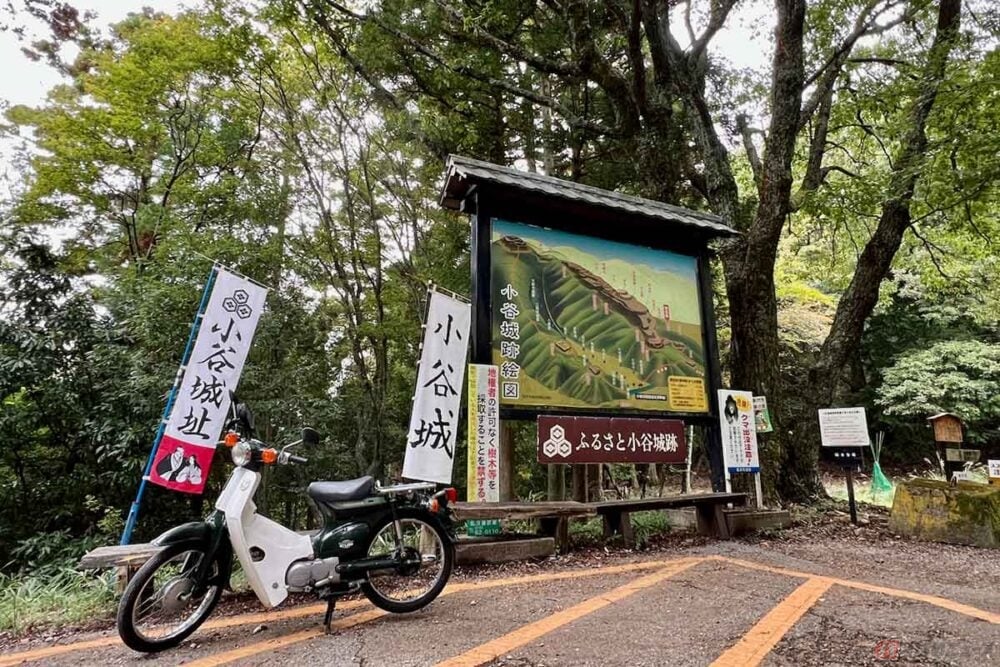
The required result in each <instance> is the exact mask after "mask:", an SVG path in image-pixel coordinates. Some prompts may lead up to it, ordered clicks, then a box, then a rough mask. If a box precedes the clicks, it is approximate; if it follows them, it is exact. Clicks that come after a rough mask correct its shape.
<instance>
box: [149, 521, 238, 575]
mask: <svg viewBox="0 0 1000 667" xmlns="http://www.w3.org/2000/svg"><path fill="white" fill-rule="evenodd" d="M153 544H154V545H156V546H158V547H169V546H172V545H175V544H189V545H191V546H193V547H198V548H199V549H201V550H202V551H204V552H205V553H206V554H208V558H206V559H205V562H204V563H203V565H202V568H200V569H201V572H199V575H200V576H199V579H200V578H202V577H204V576H205V575H206V574H207V572H208V569H209V568H210V567H211V565H212V562H213V561H214V560H215V557H216V556H218V560H219V565H220V570H219V575H218V578H217V580H218V581H219V583H221V584H222V585H223V586H224V587H225V588H229V587H230V585H229V580H230V576H231V575H232V571H233V547H232V545H231V544H230V543H229V535H228V533H227V531H226V517H225V515H224V514H223V513H222V512H219V511H217V510H216V511H214V512H212V513H211V514H209V515H208V517H206V518H205V520H204V521H191V522H188V523H182V524H181V525H179V526H174V527H173V528H171V529H170V530H168V531H166V532H164V533H162V534H160V535H159V536H158V537H157V538H156V539H154V540H153Z"/></svg>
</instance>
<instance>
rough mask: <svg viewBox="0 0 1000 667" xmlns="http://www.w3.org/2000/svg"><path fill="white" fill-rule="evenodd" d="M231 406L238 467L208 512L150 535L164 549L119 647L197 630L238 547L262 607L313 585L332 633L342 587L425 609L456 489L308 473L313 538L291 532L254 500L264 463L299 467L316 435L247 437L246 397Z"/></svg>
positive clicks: (167, 640) (450, 543)
mask: <svg viewBox="0 0 1000 667" xmlns="http://www.w3.org/2000/svg"><path fill="white" fill-rule="evenodd" d="M234 404H235V401H234ZM234 413H235V424H236V425H238V426H239V432H240V433H241V434H242V435H238V434H237V432H236V431H230V432H228V433H227V435H226V441H225V442H226V445H228V446H230V447H231V449H232V460H233V463H234V464H235V467H234V469H233V472H232V475H231V476H230V477H229V481H228V482H227V483H226V486H225V488H224V489H223V490H222V493H221V495H220V496H219V498H218V500H217V501H216V503H215V509H214V510H213V511H212V512H211V513H210V514H209V515H208V516H207V517H206V518H205V519H204V520H203V521H196V522H192V523H186V524H183V525H180V526H177V527H175V528H172V529H170V530H168V531H167V532H165V533H163V534H162V535H160V536H159V537H157V538H156V539H155V540H154V541H153V544H155V545H157V546H159V547H162V548H161V550H160V551H159V552H158V553H157V554H156V555H154V556H153V557H152V558H150V559H149V561H147V562H146V564H145V565H143V566H142V567H141V568H140V569H139V571H138V572H137V573H136V575H135V577H134V578H133V579H132V581H131V582H130V583H129V585H128V586H127V587H126V589H125V592H124V594H123V596H122V599H121V602H120V603H119V606H118V633H119V634H120V635H121V638H122V640H123V641H124V642H125V644H126V645H128V646H129V647H130V648H132V649H134V650H136V651H142V652H147V653H149V652H156V651H163V650H165V649H168V648H172V647H174V646H177V645H178V644H179V643H181V642H182V641H183V640H184V639H185V638H187V637H188V636H189V635H190V634H191V633H193V632H194V631H195V630H197V629H198V627H199V626H200V625H201V624H202V622H204V620H205V619H206V618H207V617H208V616H209V614H211V613H212V610H213V609H214V607H215V605H216V603H217V602H218V601H219V597H220V596H221V594H222V591H223V589H224V588H227V587H229V580H230V574H231V572H232V566H233V556H234V555H235V557H236V558H237V559H238V560H239V562H240V565H241V567H242V569H243V572H244V574H245V575H246V578H247V581H248V582H249V584H250V587H251V588H252V589H253V591H254V593H256V594H257V597H258V598H259V599H260V601H261V602H262V603H263V604H264V606H266V607H268V608H270V607H275V606H277V605H278V604H280V603H281V602H282V601H284V599H285V598H286V597H288V594H289V593H290V592H309V591H312V592H314V593H316V594H317V595H318V596H319V597H320V598H321V599H324V600H327V611H326V618H325V620H324V624H325V626H326V628H327V630H328V631H329V628H330V621H331V619H332V617H333V611H334V606H335V603H336V600H337V598H338V597H340V596H342V595H344V594H346V593H351V592H354V591H357V590H360V591H361V592H363V593H364V595H365V596H367V597H368V599H369V600H371V601H372V603H374V604H375V605H377V606H378V607H381V608H382V609H385V610H387V611H390V612H394V613H406V612H411V611H416V610H418V609H421V608H423V607H425V606H426V605H428V604H430V603H431V602H432V601H433V600H434V599H435V598H436V597H437V596H438V594H440V593H441V590H442V589H443V588H444V587H445V584H447V583H448V578H449V577H450V576H451V570H452V565H453V563H454V558H455V556H454V553H455V549H454V531H453V527H452V520H451V511H450V509H449V503H453V502H455V499H456V493H455V489H453V488H447V489H443V490H441V491H436V492H435V489H436V485H434V484H431V483H413V484H401V485H397V486H389V487H380V486H379V485H378V484H377V483H376V482H375V481H374V480H373V479H372V478H371V477H361V478H359V479H352V480H348V481H340V482H313V483H312V484H310V485H309V488H308V490H307V493H308V494H309V497H310V498H311V499H312V501H313V503H314V504H315V505H316V507H317V508H318V510H319V513H320V515H321V517H322V520H323V527H322V528H321V529H320V530H319V531H318V532H316V533H315V534H312V535H308V534H303V533H299V532H296V531H294V530H291V529H289V528H286V527H285V526H282V525H281V524H279V523H277V522H275V521H272V520H271V519H268V518H267V517H264V516H261V515H260V514H258V513H257V507H256V505H254V502H253V498H254V494H255V493H256V491H257V487H258V486H259V485H260V482H261V470H262V469H263V467H264V466H268V465H303V464H305V463H306V462H307V460H306V459H305V458H303V457H301V456H296V455H293V454H291V453H290V450H291V449H292V448H294V447H296V446H298V445H306V446H310V445H316V444H318V443H319V434H318V433H316V431H314V430H312V429H309V428H305V429H303V430H302V438H301V439H300V440H298V441H296V442H293V443H291V444H289V445H287V446H285V447H284V448H283V449H282V450H281V451H278V450H276V449H274V448H271V447H268V446H267V445H265V444H264V443H262V442H260V441H259V440H256V439H254V438H253V437H252V433H253V416H252V414H251V413H250V411H249V409H248V408H247V407H246V406H245V405H243V404H240V405H237V407H236V409H235V411H234Z"/></svg>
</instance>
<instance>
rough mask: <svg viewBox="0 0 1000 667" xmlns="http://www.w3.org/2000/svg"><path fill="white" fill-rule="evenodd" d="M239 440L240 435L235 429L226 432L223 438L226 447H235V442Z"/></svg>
mask: <svg viewBox="0 0 1000 667" xmlns="http://www.w3.org/2000/svg"><path fill="white" fill-rule="evenodd" d="M239 441H240V435H239V433H237V432H236V431H229V432H228V433H226V438H225V440H223V442H224V443H226V447H235V446H236V443H237V442H239Z"/></svg>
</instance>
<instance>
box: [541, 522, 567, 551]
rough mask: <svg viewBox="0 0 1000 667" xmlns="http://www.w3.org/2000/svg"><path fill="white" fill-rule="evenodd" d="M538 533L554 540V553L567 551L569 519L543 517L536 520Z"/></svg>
mask: <svg viewBox="0 0 1000 667" xmlns="http://www.w3.org/2000/svg"><path fill="white" fill-rule="evenodd" d="M538 527H539V529H540V530H539V532H540V533H541V534H542V535H545V536H547V537H551V538H553V539H554V540H555V543H556V551H558V552H559V553H566V552H567V551H568V550H569V519H567V518H566V517H545V518H542V519H539V520H538Z"/></svg>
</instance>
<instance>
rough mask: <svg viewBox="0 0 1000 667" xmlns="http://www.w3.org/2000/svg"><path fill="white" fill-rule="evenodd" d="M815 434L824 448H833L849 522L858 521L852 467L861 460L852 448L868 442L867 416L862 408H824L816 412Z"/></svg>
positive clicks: (869, 442) (855, 522)
mask: <svg viewBox="0 0 1000 667" xmlns="http://www.w3.org/2000/svg"><path fill="white" fill-rule="evenodd" d="M819 433H820V440H821V441H822V443H823V446H824V447H836V448H838V449H840V450H841V451H839V452H834V456H835V457H838V459H839V460H840V463H841V464H842V467H843V468H844V470H845V471H846V473H847V502H848V504H849V506H850V510H851V523H853V524H855V525H857V523H858V506H857V503H856V502H855V500H854V467H855V466H856V465H858V464H859V463H860V461H861V456H860V452H856V451H852V450H851V448H854V447H867V446H868V445H870V444H871V440H870V438H869V436H868V418H867V416H866V415H865V409H864V408H825V409H822V410H820V411H819Z"/></svg>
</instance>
